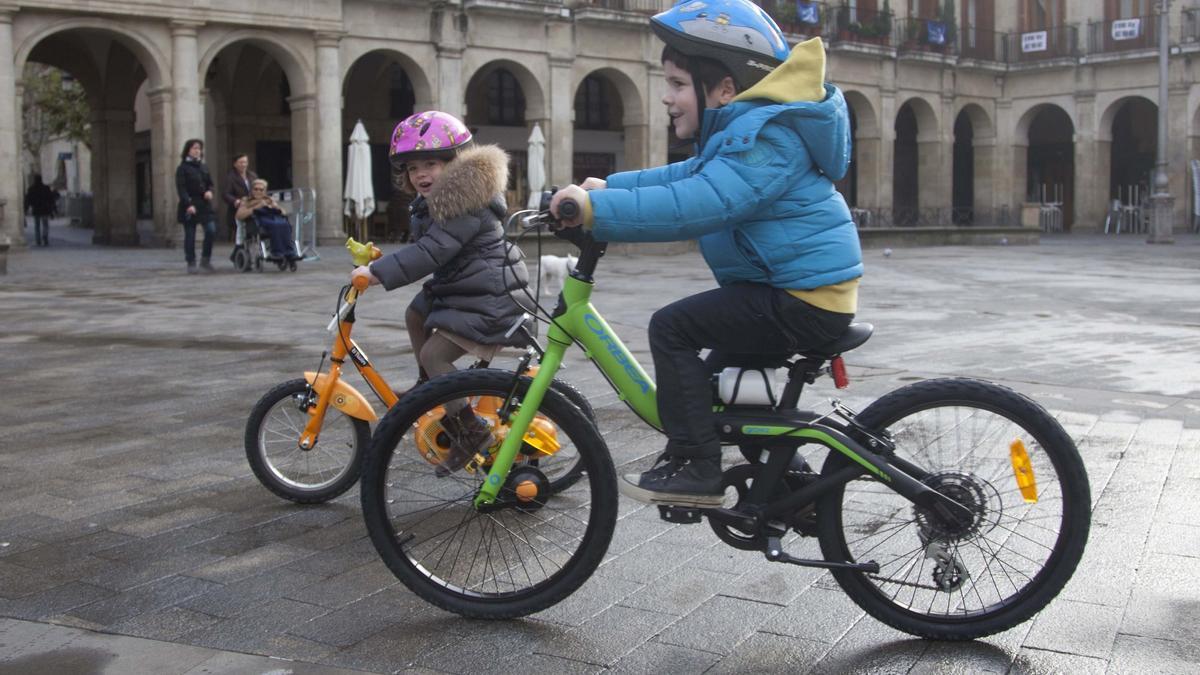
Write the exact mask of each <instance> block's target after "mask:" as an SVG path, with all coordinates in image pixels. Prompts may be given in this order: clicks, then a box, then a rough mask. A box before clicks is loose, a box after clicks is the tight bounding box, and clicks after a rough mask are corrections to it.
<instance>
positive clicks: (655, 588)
mask: <svg viewBox="0 0 1200 675" xmlns="http://www.w3.org/2000/svg"><path fill="white" fill-rule="evenodd" d="M737 578H738V577H737V576H736V575H733V574H722V573H721V572H712V571H710V570H702V569H692V568H689V567H688V565H687V564H684V565H683V566H682V567H680V568H678V569H675V570H673V571H671V572H670V573H668V574H666V575H664V576H663V577H661V578H659V579H657V580H655V581H651V582H650V583H648V584H646V586H645V587H644V588H642V589H641V590H639V591H637V592H635V593H631V594H629V595H628V596H627V597H625V598H624V599H622V600H621V601H620V603H621V605H622V606H624V607H633V608H635V609H645V610H649V611H651V612H662V613H664V614H674V615H675V616H684V615H686V614H688V613H690V612H692V610H694V609H696V608H697V607H699V606H700V605H703V604H704V603H705V602H707V601H708V600H709V599H710V598H712V597H713V596H714V595H716V594H718V593H724V592H725V590H726V589H727V588H729V587H730V586H731V585H732V584H733V583H734V582H735V581H736V580H737Z"/></svg>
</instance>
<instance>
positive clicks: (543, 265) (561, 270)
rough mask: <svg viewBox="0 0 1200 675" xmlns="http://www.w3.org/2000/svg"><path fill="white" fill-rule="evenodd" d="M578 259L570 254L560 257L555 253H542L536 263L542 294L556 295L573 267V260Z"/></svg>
mask: <svg viewBox="0 0 1200 675" xmlns="http://www.w3.org/2000/svg"><path fill="white" fill-rule="evenodd" d="M577 260H579V259H578V258H576V257H575V256H573V255H571V254H569V253H568V254H567V257H565V258H560V257H558V256H556V255H544V256H542V259H541V261H540V262H539V263H538V276H539V277H541V281H540V284H541V286H542V294H543V295H558V293H559V292H560V291H562V287H563V282H564V281H566V279H567V274H569V273H570V272H571V271H573V270H574V269H575V262H576V261H577Z"/></svg>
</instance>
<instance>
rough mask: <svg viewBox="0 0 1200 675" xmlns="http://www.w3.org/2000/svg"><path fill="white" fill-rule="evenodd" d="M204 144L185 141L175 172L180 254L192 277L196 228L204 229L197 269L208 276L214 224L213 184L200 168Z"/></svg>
mask: <svg viewBox="0 0 1200 675" xmlns="http://www.w3.org/2000/svg"><path fill="white" fill-rule="evenodd" d="M203 158H204V142H203V141H201V140H200V139H198V138H189V139H188V140H187V141H186V142H185V143H184V144H183V154H182V157H181V161H180V162H179V168H177V169H175V191H176V192H178V193H179V214H178V216H179V223H180V224H181V225H183V254H184V256H185V257H186V258H187V271H188V274H195V273H196V226H197V225H201V226H203V227H204V248H203V251H202V253H201V257H200V269H202V270H204V271H205V272H212V271H213V266H212V262H210V260H209V259H210V258H212V248H213V239H214V238H215V236H216V233H217V222H216V219H215V217H214V213H213V208H212V199H213V181H212V176H211V175H209V173H208V167H207V166H205V165H204V161H203Z"/></svg>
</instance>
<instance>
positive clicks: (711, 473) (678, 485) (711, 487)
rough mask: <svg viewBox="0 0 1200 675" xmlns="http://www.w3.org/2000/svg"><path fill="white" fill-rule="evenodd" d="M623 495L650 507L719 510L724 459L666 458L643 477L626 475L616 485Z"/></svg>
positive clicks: (722, 496) (659, 459)
mask: <svg viewBox="0 0 1200 675" xmlns="http://www.w3.org/2000/svg"><path fill="white" fill-rule="evenodd" d="M617 487H618V488H619V489H620V491H621V494H623V495H625V496H626V497H629V498H630V499H636V500H637V501H639V502H645V503H647V504H670V505H672V506H694V507H697V508H719V507H720V506H721V503H722V502H723V501H724V499H725V491H724V490H722V489H721V458H720V457H705V458H689V457H674V456H668V455H666V454H664V455H663V456H661V457H659V458H658V463H657V464H655V465H654V468H652V469H650V470H649V471H646V472H645V473H642V474H636V473H627V474H625V475H624V476H621V479H620V480H618V481H617Z"/></svg>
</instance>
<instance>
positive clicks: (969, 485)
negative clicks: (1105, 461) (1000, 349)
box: [817, 379, 1091, 640]
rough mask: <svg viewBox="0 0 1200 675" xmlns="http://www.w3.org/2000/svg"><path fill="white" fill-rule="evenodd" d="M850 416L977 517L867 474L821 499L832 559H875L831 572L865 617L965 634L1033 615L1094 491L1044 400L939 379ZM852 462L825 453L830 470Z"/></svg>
mask: <svg viewBox="0 0 1200 675" xmlns="http://www.w3.org/2000/svg"><path fill="white" fill-rule="evenodd" d="M856 419H857V421H858V422H859V423H860V424H862V425H863V426H865V427H866V428H868V429H872V430H878V431H879V432H882V431H884V430H886V431H887V432H888V433H889V434H890V435H891V437H892V440H893V441H894V443H895V447H896V455H897V456H898V457H899V458H902V459H905V460H908V461H910V462H912V463H913V464H915V465H917V466H919V467H921V468H923V469H924V470H925V471H928V472H929V475H928V476H926V477H925V478H924V482H925V483H926V484H927V485H930V486H931V487H933V488H934V489H935V490H938V491H939V492H941V493H943V494H946V495H947V496H950V497H951V498H952V499H954V500H955V501H957V502H959V503H960V504H963V505H964V506H966V507H967V508H968V509H970V510H971V511H972V513H973V516H974V517H973V518H972V519H971V522H969V523H965V522H964V523H953V524H952V523H948V522H947V521H946V520H945V519H943V518H940V517H938V515H937V514H935V513H932V512H930V511H929V510H927V509H923V508H921V507H917V506H915V505H914V504H912V503H911V502H909V501H908V500H907V499H905V498H904V497H902V496H900V495H899V494H897V493H896V492H893V491H892V490H891V489H889V488H888V487H886V486H885V485H884V484H883V483H881V482H879V481H877V480H875V479H874V478H870V477H868V476H867V475H865V474H864V476H863V477H861V478H859V479H857V480H853V481H850V482H849V483H847V484H845V485H844V486H842V487H841V488H839V489H836V490H834V491H832V492H831V493H829V494H827V495H826V496H824V497H823V498H822V499H821V501H820V502H819V503H818V506H817V514H818V515H817V517H818V525H819V532H820V535H819V536H820V542H821V550H822V552H823V553H824V555H825V557H826V559H827V560H846V561H855V562H867V561H870V560H874V561H876V562H878V563H879V565H880V571H879V573H878V574H867V573H863V572H857V571H851V570H834V571H833V575H834V577H835V578H836V579H837V581H838V583H839V584H840V585H841V586H842V588H843V589H844V590H845V591H846V594H847V595H849V596H850V597H851V598H852V599H853V600H854V601H855V602H856V603H858V605H859V606H860V607H862V608H863V609H864V610H866V611H867V613H869V614H871V615H872V616H874V617H875V618H876V619H879V620H880V621H882V622H884V623H886V624H888V625H890V626H892V627H894V628H897V629H899V630H902V631H905V632H907V633H912V634H914V635H920V636H923V637H929V638H937V639H948V640H965V639H973V638H977V637H981V636H984V635H990V634H992V633H996V632H999V631H1002V630H1006V629H1008V628H1011V627H1013V626H1015V625H1017V624H1019V623H1021V622H1023V621H1025V620H1026V619H1028V618H1029V617H1031V616H1033V615H1034V614H1035V613H1037V612H1038V611H1040V610H1041V609H1042V608H1043V607H1045V606H1046V604H1048V603H1049V602H1050V601H1051V600H1052V599H1053V598H1054V597H1055V596H1056V595H1057V594H1058V593H1059V591H1061V590H1062V588H1063V586H1064V585H1065V584H1066V583H1067V580H1068V579H1070V577H1071V574H1072V573H1073V572H1074V571H1075V567H1076V565H1078V563H1079V559H1080V557H1081V556H1082V555H1083V549H1084V545H1085V544H1086V542H1087V536H1088V528H1089V524H1090V522H1091V517H1090V512H1091V496H1090V488H1089V486H1088V481H1087V474H1086V472H1085V470H1084V466H1083V462H1082V460H1081V459H1080V457H1079V452H1078V451H1077V450H1076V448H1075V444H1074V442H1072V441H1071V439H1070V437H1069V436H1068V435H1067V434H1066V432H1065V431H1064V430H1063V428H1062V426H1061V425H1059V424H1058V422H1057V421H1055V420H1054V418H1052V417H1051V416H1050V415H1049V414H1048V413H1047V412H1046V411H1045V409H1043V408H1042V407H1041V406H1039V405H1038V404H1037V403H1035V402H1033V401H1032V400H1030V399H1028V398H1026V397H1024V396H1022V395H1020V394H1018V393H1017V392H1015V391H1012V390H1011V389H1007V388H1005V387H1001V386H999V385H995V384H991V383H988V382H982V381H978V380H969V379H953V380H945V379H943V380H929V381H925V382H919V383H916V384H913V385H910V386H907V387H903V388H901V389H898V390H896V391H894V392H892V393H890V394H887V395H886V396H884V397H883V398H881V399H879V400H878V401H876V402H875V403H873V404H872V405H871V406H870V407H868V408H867V409H866V410H864V411H863V412H862V413H861V414H859V415H858V416H857V418H856ZM848 461H849V460H847V459H846V458H845V457H844V456H842V455H841V454H839V453H830V456H829V458H828V459H827V460H826V462H825V466H824V467H823V469H822V474H823V475H829V474H830V473H832V472H834V471H836V470H838V469H839V468H841V467H844V466H846V465H847V462H848Z"/></svg>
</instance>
